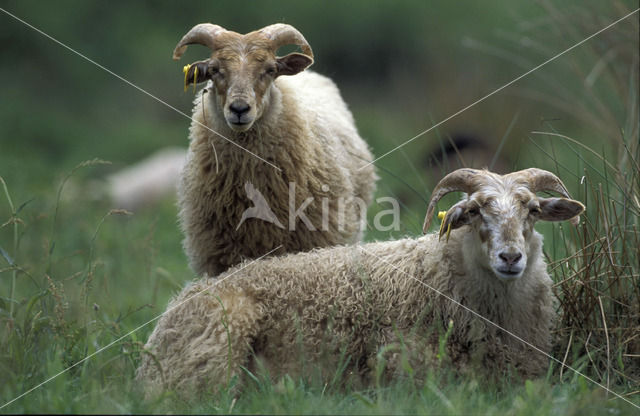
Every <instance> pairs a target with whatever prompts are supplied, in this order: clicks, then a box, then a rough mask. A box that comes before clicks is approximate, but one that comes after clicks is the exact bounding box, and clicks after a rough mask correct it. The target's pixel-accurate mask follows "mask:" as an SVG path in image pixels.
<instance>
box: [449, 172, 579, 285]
mask: <svg viewBox="0 0 640 416" xmlns="http://www.w3.org/2000/svg"><path fill="white" fill-rule="evenodd" d="M485 179H486V178H485ZM583 210H584V206H583V205H582V204H581V203H580V202H577V201H573V200H571V199H566V198H539V197H537V196H536V195H535V194H534V193H532V192H531V191H529V189H528V188H527V186H526V184H522V183H517V182H515V183H514V182H510V181H505V182H496V183H494V184H491V186H490V185H485V186H484V187H483V189H482V190H481V191H478V192H475V193H473V194H471V195H469V196H468V198H467V199H465V200H463V201H460V202H459V203H457V204H456V205H454V206H453V207H452V208H451V209H450V210H449V211H448V213H447V216H446V217H445V224H444V226H445V227H448V226H449V224H450V225H451V228H452V229H455V228H458V227H461V226H462V225H470V226H471V227H472V229H473V237H474V238H475V240H476V241H475V244H476V245H477V246H479V247H480V251H481V253H482V258H481V259H478V260H480V262H481V266H484V267H485V268H486V269H488V270H490V271H492V272H493V274H494V275H495V276H496V277H497V278H498V279H500V280H504V281H511V280H515V279H518V278H520V277H521V276H522V274H523V273H524V271H525V270H526V268H527V261H528V259H529V258H530V255H531V252H530V249H531V244H530V243H531V238H532V236H533V234H534V229H533V226H534V224H535V223H536V221H538V220H546V221H563V220H567V219H570V218H573V217H575V216H576V215H578V214H580V213H581V212H582V211H583Z"/></svg>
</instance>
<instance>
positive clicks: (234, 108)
mask: <svg viewBox="0 0 640 416" xmlns="http://www.w3.org/2000/svg"><path fill="white" fill-rule="evenodd" d="M229 110H231V112H232V113H233V114H235V115H236V116H237V117H240V116H242V115H244V114H245V113H248V112H249V110H251V107H250V106H249V104H247V103H246V101H242V100H235V101H234V102H232V103H231V104H230V105H229Z"/></svg>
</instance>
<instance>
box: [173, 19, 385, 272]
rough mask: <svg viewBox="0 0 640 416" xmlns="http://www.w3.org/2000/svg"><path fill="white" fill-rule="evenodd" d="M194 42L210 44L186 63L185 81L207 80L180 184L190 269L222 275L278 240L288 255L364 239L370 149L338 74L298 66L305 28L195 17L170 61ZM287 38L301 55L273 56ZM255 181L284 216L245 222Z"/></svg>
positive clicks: (308, 55)
mask: <svg viewBox="0 0 640 416" xmlns="http://www.w3.org/2000/svg"><path fill="white" fill-rule="evenodd" d="M193 43H199V44H202V45H206V46H208V47H209V48H211V50H212V51H213V52H212V54H211V58H209V59H207V60H205V61H201V62H196V63H194V64H192V65H190V66H188V67H186V68H185V83H186V84H191V83H192V82H193V83H197V82H203V81H208V84H207V88H206V89H205V90H203V92H202V94H199V95H198V96H197V98H196V100H195V107H194V110H193V118H194V122H193V123H192V125H191V130H190V147H189V152H188V156H187V162H186V166H185V169H184V171H183V172H182V178H181V182H180V185H179V192H178V198H179V206H180V223H181V225H182V229H183V230H184V234H185V240H184V248H185V251H186V253H187V256H188V257H189V260H190V264H191V267H192V268H193V270H194V271H195V272H196V273H199V274H204V273H207V274H209V275H211V276H214V275H216V274H218V273H220V272H221V271H223V270H225V269H227V268H228V267H230V266H232V265H234V264H236V263H238V262H240V261H241V260H242V259H245V258H255V257H257V256H260V255H263V254H264V253H266V252H269V251H270V250H272V249H274V248H276V247H278V246H282V247H281V249H279V250H278V253H283V252H291V251H302V250H309V249H311V248H314V247H323V246H332V245H336V244H343V243H348V242H354V241H357V240H358V239H360V238H361V235H362V226H361V222H362V220H364V218H363V217H364V213H365V212H366V206H367V205H368V204H369V203H370V202H371V199H372V196H373V195H372V194H373V191H374V186H375V179H376V177H375V173H374V169H373V167H372V166H368V167H366V168H363V169H360V168H361V167H363V166H364V165H365V164H366V163H367V162H369V161H371V159H372V156H371V153H370V152H369V149H368V147H367V145H366V143H365V142H364V141H363V140H362V138H360V136H359V135H358V132H357V130H356V127H355V124H354V121H353V117H352V115H351V112H350V111H349V109H348V108H347V106H346V104H345V103H344V101H343V100H342V98H341V96H340V93H339V91H338V89H337V87H336V86H335V84H334V83H333V82H332V81H331V80H330V79H328V78H326V77H323V76H321V75H318V74H316V73H311V72H305V73H300V74H298V73H299V72H301V71H303V70H304V69H305V68H307V67H308V66H309V65H311V63H312V62H313V59H312V57H313V53H312V51H311V47H310V46H309V44H308V43H307V41H306V40H305V39H304V37H303V36H302V34H301V33H300V32H298V31H297V30H296V29H294V28H293V27H291V26H289V25H285V24H275V25H271V26H267V27H265V28H263V29H261V30H258V31H255V32H251V33H248V34H246V35H241V34H238V33H235V32H231V31H227V30H225V29H223V28H221V27H220V26H216V25H212V24H209V23H206V24H199V25H197V26H195V27H194V28H193V29H191V30H190V31H189V32H188V33H187V34H186V35H185V36H184V37H183V38H182V40H181V41H180V43H178V45H177V46H176V49H175V51H174V59H179V58H180V56H181V55H182V54H183V53H184V51H185V49H186V48H187V45H188V44H193ZM288 44H295V45H299V46H300V47H301V49H302V51H303V52H304V54H300V53H291V54H289V55H286V56H284V57H276V56H275V52H276V50H277V49H278V48H279V47H281V46H283V45H288ZM295 74H298V75H295ZM281 75H295V76H281ZM205 92H208V93H205ZM212 130H213V131H212ZM214 131H215V132H214ZM216 132H217V133H216ZM223 136H224V137H223ZM227 138H228V139H230V140H233V141H234V142H235V143H236V145H234V144H232V143H230V142H229V140H228V139H227ZM243 148H244V149H243ZM247 183H250V185H251V189H254V190H257V191H258V192H259V193H260V194H261V195H262V196H264V199H265V200H266V201H267V202H268V204H269V207H270V209H271V211H272V212H273V214H274V215H275V217H276V218H278V219H279V221H275V222H273V221H263V220H261V219H246V221H244V222H243V223H242V224H240V222H241V220H242V214H243V212H244V211H245V210H246V209H248V208H251V206H252V204H251V201H249V199H248V198H247V195H246V194H245V185H246V184H247ZM310 199H311V202H310V203H308V205H306V207H305V204H307V201H308V200H310ZM323 201H326V202H325V203H324V204H325V205H326V206H324V207H323ZM303 208H304V209H303ZM299 209H300V210H301V212H302V213H303V215H301V216H297V215H295V213H296V211H297V210H299ZM282 224H284V226H283V225H282Z"/></svg>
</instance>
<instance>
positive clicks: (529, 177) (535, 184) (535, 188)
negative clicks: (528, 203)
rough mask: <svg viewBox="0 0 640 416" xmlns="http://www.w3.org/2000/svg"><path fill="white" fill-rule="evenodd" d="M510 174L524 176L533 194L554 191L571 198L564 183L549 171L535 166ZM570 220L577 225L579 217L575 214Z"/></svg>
mask: <svg viewBox="0 0 640 416" xmlns="http://www.w3.org/2000/svg"><path fill="white" fill-rule="evenodd" d="M511 175H516V176H518V177H520V176H522V177H524V178H525V181H526V182H527V186H528V188H529V190H530V191H531V192H533V193H534V194H535V193H537V192H542V191H554V192H557V193H559V194H560V195H562V196H563V197H565V198H569V199H571V195H569V191H568V190H567V188H566V186H564V183H562V181H561V180H560V178H558V177H557V176H556V175H554V174H553V173H551V172H549V171H546V170H543V169H537V168H529V169H524V170H521V171H519V172H514V173H512V174H511ZM570 221H571V223H572V224H573V225H578V223H579V222H580V217H579V216H576V217H574V218H572V219H571V220H570Z"/></svg>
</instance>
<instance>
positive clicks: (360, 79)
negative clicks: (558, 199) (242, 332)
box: [0, 0, 638, 384]
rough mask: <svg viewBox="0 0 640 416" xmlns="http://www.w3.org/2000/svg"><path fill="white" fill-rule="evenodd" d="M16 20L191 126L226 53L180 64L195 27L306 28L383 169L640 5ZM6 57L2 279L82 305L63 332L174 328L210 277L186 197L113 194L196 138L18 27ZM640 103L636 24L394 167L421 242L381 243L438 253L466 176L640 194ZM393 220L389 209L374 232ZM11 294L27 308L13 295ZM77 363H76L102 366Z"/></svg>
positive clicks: (153, 5)
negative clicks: (589, 180)
mask: <svg viewBox="0 0 640 416" xmlns="http://www.w3.org/2000/svg"><path fill="white" fill-rule="evenodd" d="M0 7H2V8H3V9H5V10H6V11H8V12H10V13H12V14H14V15H15V16H17V17H19V18H20V19H23V20H25V21H26V22H27V23H29V24H31V25H33V26H34V27H36V28H38V29H39V30H42V31H43V32H45V33H47V34H49V35H50V36H52V37H54V38H56V39H57V40H59V41H60V42H63V43H64V44H66V45H68V46H69V47H70V48H73V49H75V50H76V51H78V52H79V53H81V54H83V55H85V56H86V57H88V58H90V59H92V60H94V61H96V62H97V63H99V64H100V65H103V66H104V67H106V68H108V69H109V70H111V71H113V72H114V73H116V74H118V75H119V76H121V77H123V78H125V79H127V80H128V81H130V82H131V83H133V84H135V85H137V86H139V87H140V88H142V89H144V90H146V91H148V92H149V93H150V94H153V95H155V96H156V97H158V98H159V99H161V100H163V101H165V102H167V103H169V104H170V105H172V106H174V107H176V108H177V109H179V110H180V111H183V112H185V113H187V114H190V113H191V108H192V100H193V99H194V94H193V91H192V90H191V89H189V90H187V91H186V92H184V91H183V86H182V82H183V74H182V67H183V65H185V64H186V63H190V62H193V61H195V60H199V59H204V58H205V57H206V56H208V54H209V52H208V50H207V49H206V48H204V47H200V46H194V47H191V48H189V50H188V51H187V53H186V56H185V57H183V59H182V60H181V61H179V62H174V61H173V60H172V59H171V53H172V51H173V48H174V46H175V44H176V43H177V42H178V40H179V39H180V38H181V37H182V35H183V34H184V33H186V32H187V31H188V30H189V29H190V28H191V27H192V26H193V25H195V24H197V23H200V22H212V23H216V24H219V25H221V26H223V27H225V28H227V29H229V30H234V31H237V32H241V33H245V32H249V31H252V30H255V29H258V28H261V27H263V26H266V25H269V24H272V23H276V22H284V23H288V24H291V25H293V26H295V27H296V28H297V29H299V30H300V31H301V32H302V33H303V34H304V36H305V37H306V39H307V40H308V41H309V43H310V44H311V46H312V48H313V50H314V53H315V64H314V65H313V67H312V69H313V70H314V71H317V72H320V73H322V74H325V75H328V76H329V77H331V78H332V79H333V80H334V81H335V82H336V83H337V85H338V86H339V88H340V89H341V92H342V94H343V97H344V99H345V101H346V102H347V103H348V105H349V107H350V109H351V110H352V112H353V114H354V116H355V119H356V123H357V126H358V128H359V131H360V133H361V135H362V137H363V138H365V140H366V141H367V142H368V143H369V144H370V146H371V148H372V150H373V153H374V155H376V156H380V155H383V154H384V153H386V152H388V151H389V150H391V149H393V148H395V147H396V146H398V145H399V144H401V143H403V142H405V141H406V140H408V139H410V138H412V137H414V136H415V135H417V134H419V133H421V132H423V131H425V130H427V129H429V128H430V127H431V126H433V125H434V124H436V123H438V122H440V121H441V120H443V119H445V118H447V117H449V116H450V115H452V114H454V113H455V112H457V111H458V110H460V109H462V108H464V107H466V106H467V105H469V104H471V103H473V102H474V101H476V100H478V99H480V98H482V97H484V96H485V95H487V94H489V93H491V92H493V91H494V90H495V89H497V88H499V87H501V86H503V85H504V84H506V83H508V82H510V81H512V80H513V79H515V78H516V77H518V76H520V75H521V74H523V73H525V72H526V71H528V70H529V69H531V68H533V67H535V66H536V65H539V64H541V63H543V62H544V61H546V60H547V59H549V58H551V57H553V56H555V55H556V54H558V53H560V52H562V51H564V50H565V49H567V48H569V47H570V46H573V45H574V44H576V43H577V42H579V41H581V40H583V39H584V38H586V37H587V36H589V35H591V34H592V33H594V32H596V31H598V30H600V29H601V28H603V27H605V26H607V25H609V24H610V23H612V22H613V21H615V20H617V19H618V18H620V17H622V16H624V15H625V14H628V13H630V12H631V11H633V10H634V9H635V8H637V7H638V4H637V1H635V0H612V1H600V0H588V1H560V0H541V1H517V2H514V1H497V0H488V1H483V2H477V1H466V0H461V1H455V2H452V1H435V2H425V1H402V0H394V1H377V2H370V1H363V0H359V1H350V2H342V1H335V0H329V1H323V2H289V1H274V0H270V1H261V2H237V1H216V2H164V3H158V2H150V1H138V2H87V1H78V0H63V1H57V2H55V3H52V2H45V3H43V2H36V1H32V0H20V1H12V0H2V1H1V2H0ZM0 43H1V44H2V48H1V49H0V176H1V177H2V178H3V179H4V181H5V182H6V186H7V190H6V192H5V195H4V196H2V194H1V193H0V223H4V225H3V226H2V228H0V248H2V249H3V250H2V254H3V256H4V257H5V260H6V262H7V263H2V261H3V260H2V259H0V272H2V271H3V269H2V267H5V266H6V267H7V268H6V269H4V270H5V271H7V270H9V269H11V267H10V266H12V265H15V264H20V265H21V266H20V267H21V271H20V272H19V273H18V286H17V294H20V296H22V297H23V298H26V297H28V296H31V295H32V294H33V293H37V291H38V290H44V289H46V288H47V287H48V288H49V290H50V291H51V287H53V288H54V289H55V290H62V287H63V286H64V288H65V289H64V290H66V292H65V293H63V294H61V295H60V299H63V300H61V301H60V305H62V306H60V308H61V309H60V310H61V311H63V312H62V314H61V318H60V319H62V320H63V321H64V319H67V321H68V320H69V319H71V320H73V318H69V317H67V318H64V316H67V315H73V314H72V313H71V314H70V312H69V311H82V310H84V311H91V314H93V315H92V316H94V315H95V319H97V320H98V321H101V322H109V325H112V326H113V325H115V326H116V327H117V325H118V324H119V323H120V322H122V320H124V319H125V317H127V316H129V315H130V314H131V313H133V312H134V311H137V310H138V309H139V308H142V309H143V311H142V312H141V313H138V314H137V315H136V318H134V319H133V321H132V322H133V323H136V322H142V321H143V320H144V319H146V318H148V317H151V316H155V314H157V313H158V312H159V311H162V310H163V309H164V305H166V302H167V299H168V297H169V296H170V295H171V293H173V292H175V291H176V290H178V289H179V288H180V287H182V285H183V282H184V281H186V280H188V279H191V278H193V275H192V273H191V271H190V270H189V269H188V267H187V262H186V258H185V256H184V253H183V251H182V248H181V239H182V235H181V233H180V231H179V229H178V226H177V222H176V219H177V213H176V207H175V198H174V197H173V196H168V197H166V198H165V199H162V200H160V201H158V202H155V203H153V204H150V205H145V206H140V207H136V209H134V210H133V212H132V214H133V215H129V214H126V213H124V212H122V211H113V209H118V208H122V207H120V206H117V205H114V204H113V202H112V201H110V200H109V199H108V198H105V197H104V195H105V194H104V187H105V184H106V178H107V177H108V176H109V175H111V174H113V173H115V172H118V171H120V170H121V169H124V168H126V167H127V166H130V165H132V164H134V163H136V162H138V161H140V160H142V159H144V158H146V157H148V156H149V155H151V154H153V153H154V152H156V151H158V150H160V149H163V148H165V147H168V146H171V147H173V146H177V147H186V146H187V144H188V141H187V134H188V127H189V124H190V121H189V120H188V119H187V118H185V117H184V116H182V115H180V114H178V113H177V112H175V111H173V110H171V109H169V108H167V107H166V106H164V105H162V104H160V103H159V102H157V101H155V100H153V99H152V98H150V97H149V96H147V95H145V94H143V93H141V92H140V91H138V90H136V89H135V88H133V87H131V86H130V85H127V84H126V83H124V82H123V81H121V80H119V79H117V78H116V77H114V76H113V75H111V74H109V73H108V72H106V71H104V70H102V69H100V68H98V67H97V66H95V65H93V64H91V63H90V62H87V61H86V60H84V59H82V58H80V57H79V56H77V55H76V54H74V53H72V52H70V51H69V50H67V49H65V48H63V47H61V46H60V45H58V44H56V43H54V42H53V41H52V40H50V39H48V38H46V37H45V36H43V35H42V34H40V33H38V32H36V31H35V30H33V29H31V28H29V27H27V26H26V25H24V24H23V23H20V22H18V21H17V20H15V19H14V18H12V17H10V16H9V15H7V14H6V13H3V12H1V11H0ZM637 104H638V15H637V14H636V15H634V16H632V17H630V18H628V19H626V20H624V21H622V22H620V23H619V24H617V25H616V26H615V27H613V28H611V29H609V30H607V31H605V32H603V33H601V34H600V35H598V36H596V37H594V38H593V39H591V40H589V41H587V42H586V43H584V44H583V45H581V46H579V47H577V48H575V49H574V50H572V51H570V52H568V53H566V54H564V55H563V56H561V57H559V58H558V59H556V60H554V61H552V62H550V63H549V64H547V65H545V66H544V67H542V68H540V69H539V70H537V71H535V72H534V73H532V74H530V75H528V76H527V77H525V78H523V79H521V80H520V81H518V82H517V83H515V84H514V85H512V86H510V87H508V88H506V89H504V90H502V91H500V92H499V93H497V94H495V95H493V96H491V97H490V98H488V99H486V100H484V101H483V102H481V103H479V104H478V105H476V106H474V107H472V108H470V109H469V110H467V111H465V112H463V113H462V114H460V115H458V116H456V117H455V118H453V119H451V120H449V121H447V122H446V123H443V124H442V125H440V126H439V127H438V128H436V129H433V130H431V131H430V132H428V133H427V134H424V135H422V136H421V137H419V138H417V139H416V140H414V141H412V142H411V143H409V144H407V145H406V146H404V147H402V148H401V149H399V150H397V151H395V152H393V153H391V154H390V155H388V156H386V157H384V158H382V159H381V160H380V161H379V162H377V163H376V165H377V166H378V174H379V176H380V180H379V182H378V192H377V196H378V197H380V196H393V197H396V198H397V199H398V200H399V202H400V204H401V208H402V224H401V229H400V230H399V231H388V232H383V233H380V232H378V233H376V232H368V233H367V235H366V238H367V240H372V239H391V238H397V237H400V236H403V235H419V234H420V233H421V227H422V221H423V216H424V212H425V209H426V203H427V200H428V198H429V196H430V193H431V189H432V188H433V186H434V185H435V184H436V183H437V181H438V180H439V179H441V178H442V176H443V175H444V174H446V173H448V172H450V171H451V170H453V169H455V168H458V167H461V166H468V167H476V168H481V167H490V168H491V169H493V170H495V171H498V172H506V171H510V170H513V169H522V168H526V167H532V166H536V167H539V168H543V169H548V170H551V171H553V172H554V173H556V174H558V175H559V176H560V177H561V178H562V179H563V180H564V181H565V183H566V184H567V186H568V188H569V189H570V191H571V192H572V193H574V195H577V197H580V195H581V192H582V191H581V189H582V188H581V178H582V176H583V175H584V174H585V172H586V170H585V169H587V168H589V167H593V166H595V167H598V168H599V167H602V166H604V163H603V161H602V160H601V158H599V156H605V157H607V158H610V161H611V164H612V165H614V166H616V167H619V168H620V169H621V172H619V173H620V174H622V175H635V174H637V170H636V169H637V165H636V166H635V167H634V165H633V164H630V165H625V164H624V163H623V162H619V161H624V160H625V159H624V156H625V152H626V151H628V150H625V149H626V148H628V147H629V143H631V146H636V148H637V141H638V105H637ZM536 132H547V133H552V134H553V135H549V134H540V133H536ZM556 134H557V135H562V136H566V138H562V137H560V136H557V135H556ZM634 143H635V144H634ZM625 146H626V147H625ZM586 147H588V148H589V149H591V150H588V149H587V148H586ZM594 153H595V154H594ZM94 159H99V160H100V161H96V160H94ZM92 160H94V161H93V162H87V163H84V164H83V163H82V162H85V161H92ZM102 161H108V162H109V163H104V162H102ZM634 172H635V173H634ZM0 191H2V189H0ZM7 196H9V199H10V200H11V205H12V206H13V208H11V206H10V204H7V203H6V202H5V197H7ZM452 198H455V197H452ZM452 200H453V199H451V201H452ZM447 204H448V202H447V200H444V201H443V202H442V203H441V206H447ZM388 208H389V206H388V205H383V206H377V205H376V204H374V205H373V206H372V207H371V208H370V211H369V215H370V217H373V215H375V213H376V212H378V210H380V209H388ZM12 212H14V213H17V214H18V215H14V216H12ZM11 218H13V219H14V220H13V221H11V220H10V221H7V219H11ZM15 218H19V221H18V220H15ZM5 221H7V222H6V223H5ZM14 227H17V228H14ZM545 227H547V228H545ZM551 227H553V226H552V225H542V226H541V229H542V230H543V231H544V232H545V233H549V232H550V231H549V230H550V229H551ZM16 230H17V231H16ZM545 230H546V231H545ZM553 247H554V248H553V252H550V253H548V254H549V256H550V258H551V259H557V258H560V257H561V256H562V255H563V254H564V251H563V250H562V249H558V250H559V251H558V252H555V250H556V248H555V247H556V245H553ZM545 248H547V247H546V246H545ZM10 272H13V273H15V268H14V269H11V271H10ZM6 275H7V273H4V274H0V276H6ZM47 279H49V280H47ZM75 283H78V284H77V285H75ZM0 285H1V286H0V287H1V288H2V291H3V292H2V293H7V291H8V283H7V279H3V282H2V283H0ZM56 288H57V289H56ZM3 296H4V295H3ZM16 296H17V297H19V296H18V295H16ZM65 299H66V300H65ZM51 302H54V301H53V300H51ZM65 302H66V303H65ZM145 305H150V307H149V308H146V309H145ZM50 306H51V307H52V308H53V307H54V306H55V305H53V304H51V305H50ZM65 308H66V309H65ZM74 308H75V309H74ZM83 308H84V309H83ZM91 308H93V309H91ZM64 311H66V312H64ZM65 314H67V315H65ZM78 319H82V318H78ZM67 321H65V322H67ZM133 323H131V324H129V325H132V324H133ZM105 325H106V324H105ZM112 326H109V328H111V329H109V331H116V330H115V329H113V328H112ZM150 329H151V328H150V327H149V328H146V329H145V330H143V331H141V333H140V335H139V338H140V339H145V338H146V334H147V333H148V331H150ZM105 331H107V330H105ZM107 332H108V331H107ZM116 332H117V331H116ZM105 336H106V335H105ZM65 345H66V344H65ZM65 348H67V349H68V351H67V350H65V351H67V352H66V353H68V359H69V362H73V360H74V359H75V358H77V357H81V356H84V355H83V354H85V353H86V351H85V350H83V351H76V350H74V347H73V345H72V346H68V345H67V346H66V347H65ZM74 357H75V358H74ZM27 384H28V383H27Z"/></svg>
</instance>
